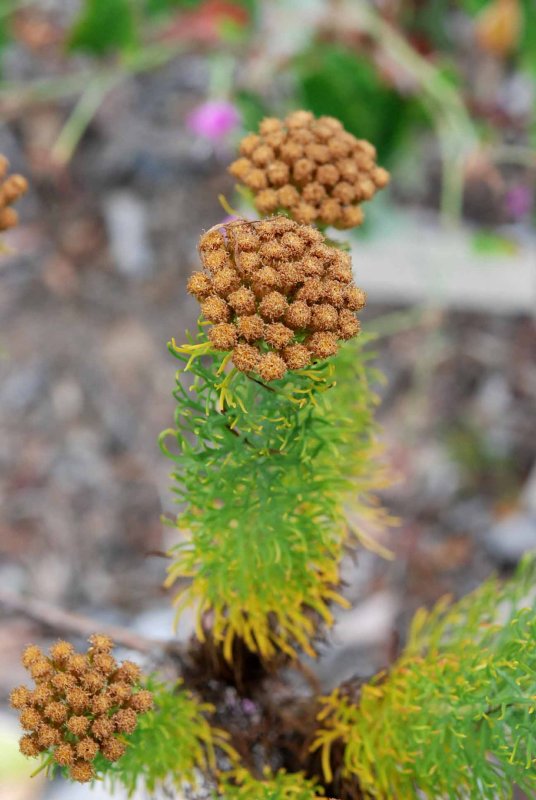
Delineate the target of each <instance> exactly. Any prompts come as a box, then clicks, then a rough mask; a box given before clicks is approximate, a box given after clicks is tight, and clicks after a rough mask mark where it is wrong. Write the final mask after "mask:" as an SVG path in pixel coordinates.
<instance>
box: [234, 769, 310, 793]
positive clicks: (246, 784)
mask: <svg viewBox="0 0 536 800" xmlns="http://www.w3.org/2000/svg"><path fill="white" fill-rule="evenodd" d="M220 789H221V795H220V796H221V797H223V798H225V800H320V795H323V794H324V792H323V790H322V789H321V788H320V787H318V786H317V785H316V783H315V782H314V781H310V780H307V779H306V778H305V777H304V776H303V775H302V774H301V773H299V772H297V773H292V774H291V775H289V774H288V773H286V772H285V771H284V770H280V771H279V772H277V773H275V774H272V773H271V772H270V771H269V770H266V772H265V775H264V778H263V780H257V779H256V778H254V777H253V776H252V775H250V773H249V772H247V770H245V769H239V770H235V771H234V772H233V773H232V774H231V775H230V776H227V775H226V776H225V777H224V780H223V781H222V783H221V786H220Z"/></svg>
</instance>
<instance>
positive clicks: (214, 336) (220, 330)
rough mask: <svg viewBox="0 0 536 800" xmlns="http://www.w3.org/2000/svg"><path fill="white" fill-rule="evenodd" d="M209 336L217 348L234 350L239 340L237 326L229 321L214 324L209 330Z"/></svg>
mask: <svg viewBox="0 0 536 800" xmlns="http://www.w3.org/2000/svg"><path fill="white" fill-rule="evenodd" d="M208 338H209V339H210V341H211V342H212V345H213V347H214V348H215V349H216V350H232V349H233V347H234V346H235V344H236V343H237V340H238V336H237V332H236V327H235V326H234V325H232V324H230V323H228V322H222V323H220V324H219V325H214V327H213V328H211V329H210V330H209V332H208Z"/></svg>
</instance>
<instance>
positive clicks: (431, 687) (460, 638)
mask: <svg viewBox="0 0 536 800" xmlns="http://www.w3.org/2000/svg"><path fill="white" fill-rule="evenodd" d="M535 577H536V559H535V558H529V559H527V560H526V561H525V562H524V563H523V564H522V565H521V566H520V568H519V570H518V572H517V574H516V575H515V576H514V577H513V578H512V579H511V580H509V581H507V582H506V583H504V584H501V583H500V581H499V580H498V579H495V578H493V579H490V580H488V581H487V582H486V583H484V584H483V585H482V586H481V587H479V588H478V589H477V590H476V591H474V592H473V593H472V594H470V595H468V596H467V597H465V598H464V599H463V600H461V601H460V602H458V603H455V604H454V605H451V606H449V605H448V604H447V602H446V601H444V602H440V603H439V604H438V605H437V606H436V608H435V609H434V610H432V611H431V612H427V611H424V610H421V611H419V612H418V613H417V614H416V616H415V618H414V621H413V624H412V628H411V633H410V638H409V643H408V645H407V647H406V649H405V650H404V653H403V654H402V656H401V657H400V659H399V660H398V661H397V662H396V664H395V665H394V666H393V668H392V669H391V670H390V671H389V673H387V674H385V673H383V674H379V675H377V676H375V678H373V679H372V681H371V682H370V683H369V684H366V685H364V686H363V687H362V690H361V697H360V701H359V705H358V706H355V705H352V704H351V703H350V701H349V700H348V698H346V697H344V696H343V695H342V694H341V692H340V691H339V690H337V691H335V692H334V693H333V694H332V695H331V696H330V697H329V698H327V699H326V700H325V701H324V708H323V710H322V712H321V714H320V717H319V719H320V720H321V724H322V728H321V730H320V731H319V733H318V736H317V739H316V742H315V745H314V747H315V748H322V755H323V763H324V769H325V772H326V776H327V778H328V779H330V777H331V776H330V763H329V762H330V750H331V746H332V745H333V743H334V742H336V741H338V740H342V741H343V742H344V743H345V745H346V749H345V755H344V764H345V770H346V773H347V774H348V775H355V776H357V777H358V779H359V781H360V783H361V786H362V787H363V789H364V790H366V791H368V792H370V794H371V795H372V796H373V797H377V798H382V799H383V798H385V800H387V798H389V799H390V798H393V797H403V798H404V799H405V800H411V798H418V797H426V798H442V799H443V798H449V800H456V799H457V798H483V800H498V799H499V798H509V797H511V796H512V790H513V786H514V784H517V785H518V786H520V787H521V788H522V789H524V790H525V791H526V792H527V793H528V794H529V796H531V797H534V796H535V795H534V793H535V792H536V614H535V611H536V601H535V599H534V579H535ZM530 593H532V596H530Z"/></svg>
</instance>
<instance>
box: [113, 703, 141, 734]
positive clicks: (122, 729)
mask: <svg viewBox="0 0 536 800" xmlns="http://www.w3.org/2000/svg"><path fill="white" fill-rule="evenodd" d="M112 722H113V724H114V725H115V729H116V731H118V732H119V733H134V731H135V729H136V725H137V724H138V715H137V714H136V712H135V711H134V709H132V708H122V709H120V710H119V711H117V712H116V713H115V714H114V715H113V717H112Z"/></svg>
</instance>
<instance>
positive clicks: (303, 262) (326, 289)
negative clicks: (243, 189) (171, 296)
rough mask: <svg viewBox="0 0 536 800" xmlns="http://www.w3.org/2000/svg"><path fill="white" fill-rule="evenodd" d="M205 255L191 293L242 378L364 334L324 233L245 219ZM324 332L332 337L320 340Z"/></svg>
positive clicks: (276, 374)
mask: <svg viewBox="0 0 536 800" xmlns="http://www.w3.org/2000/svg"><path fill="white" fill-rule="evenodd" d="M199 252H200V255H201V261H202V263H203V267H204V268H205V271H204V272H195V273H194V275H193V276H192V278H191V279H190V282H189V284H188V288H189V291H190V292H191V294H193V295H194V296H195V297H196V298H197V299H198V300H199V302H200V303H201V310H202V312H203V315H204V316H205V317H206V319H207V320H208V321H209V322H212V323H213V325H212V327H211V328H210V330H209V332H208V338H209V340H210V341H211V343H212V345H213V347H214V348H215V349H216V350H223V351H232V353H233V356H232V358H233V363H234V365H235V367H236V368H237V369H239V370H240V371H241V372H256V373H257V374H258V375H259V376H260V377H261V378H262V379H263V380H265V381H273V380H278V379H280V378H282V377H283V376H284V375H285V373H286V372H287V370H288V369H291V370H297V369H303V368H304V367H306V366H307V365H308V364H309V363H310V361H311V360H314V359H315V358H327V357H328V356H329V355H333V354H334V353H336V352H337V341H338V340H345V339H350V338H352V336H356V335H357V333H358V332H359V323H358V321H357V319H356V318H355V316H354V313H353V312H354V311H359V310H360V309H361V308H363V306H364V304H365V293H364V292H363V291H362V290H361V289H358V287H357V286H355V285H354V284H353V283H352V270H351V261H350V256H349V255H348V254H347V253H345V252H342V251H341V250H339V249H337V248H335V247H331V246H329V245H328V244H327V243H326V242H325V240H324V237H323V235H322V234H321V233H320V232H319V231H318V230H316V229H314V228H312V227H310V226H308V225H300V224H299V223H297V222H295V221H294V220H291V219H288V218H287V217H272V218H270V219H265V220H262V221H256V222H247V221H246V220H238V221H234V222H229V223H227V224H225V225H222V226H220V227H217V228H213V229H212V230H210V231H208V233H206V234H204V236H202V237H201V240H200V242H199ZM215 263H218V264H220V265H222V266H221V267H219V269H215V268H214V264H215ZM222 274H223V275H224V277H225V278H226V280H225V281H223V282H220V281H218V278H219V277H220V275H222ZM229 276H232V281H231V279H230V277H229ZM227 278H229V280H227ZM231 284H232V287H233V290H232V291H229V286H230V285H231ZM321 333H325V334H328V333H329V334H330V335H329V336H328V337H327V338H326V337H323V338H322V337H320V339H319V338H318V336H317V337H316V338H315V334H321ZM328 341H329V343H330V344H329V346H328V345H327V342H328ZM101 658H102V657H101ZM99 663H100V662H99ZM118 680H120V679H119V678H118ZM126 682H127V683H128V680H127V681H126Z"/></svg>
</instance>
